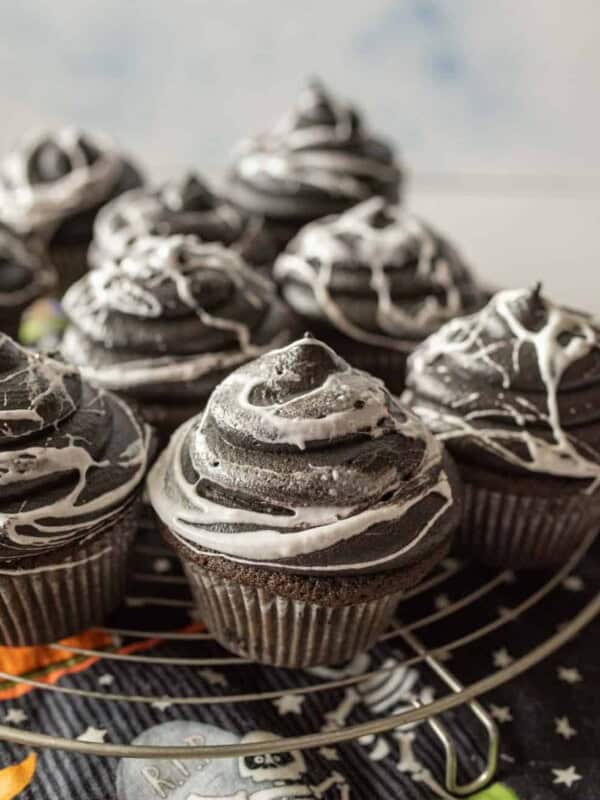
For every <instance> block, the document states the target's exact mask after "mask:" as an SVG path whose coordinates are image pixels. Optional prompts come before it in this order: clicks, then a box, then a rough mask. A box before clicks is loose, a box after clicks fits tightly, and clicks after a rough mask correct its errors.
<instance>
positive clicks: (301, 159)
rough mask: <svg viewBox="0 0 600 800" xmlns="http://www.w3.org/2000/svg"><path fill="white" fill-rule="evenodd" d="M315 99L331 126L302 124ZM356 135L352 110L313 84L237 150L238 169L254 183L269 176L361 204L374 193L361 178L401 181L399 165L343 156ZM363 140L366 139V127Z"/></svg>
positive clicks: (241, 174)
mask: <svg viewBox="0 0 600 800" xmlns="http://www.w3.org/2000/svg"><path fill="white" fill-rule="evenodd" d="M316 97H318V98H320V99H321V100H322V102H325V103H326V104H327V107H328V109H329V111H330V112H331V113H332V114H333V116H334V121H333V124H325V123H322V124H318V123H316V122H315V123H314V124H312V125H299V124H298V122H299V118H300V117H301V116H302V114H303V113H304V112H306V111H308V110H310V109H311V108H312V107H313V106H314V104H315V99H316ZM356 135H357V134H356V130H355V124H354V120H353V110H352V108H351V107H350V106H348V105H346V104H343V103H341V102H339V101H338V100H337V99H336V98H335V97H334V96H333V95H332V94H331V93H329V92H327V91H326V90H325V88H324V87H323V86H322V85H320V84H319V85H317V86H309V87H307V88H306V89H305V90H304V92H302V93H301V95H300V98H299V101H298V103H297V105H296V108H295V109H293V110H292V111H290V112H289V113H288V114H286V115H285V116H284V117H283V118H282V119H281V120H280V122H279V123H278V124H277V125H276V126H275V127H274V128H273V129H272V130H271V131H269V132H268V133H266V134H263V135H262V136H258V137H256V138H254V139H247V140H245V141H243V142H242V143H241V144H240V145H239V146H238V149H237V153H236V156H237V161H236V171H237V173H238V175H239V176H240V177H241V178H243V179H244V180H247V181H249V182H250V183H254V182H255V180H256V179H258V180H259V181H260V180H261V179H263V178H265V177H266V178H267V179H269V180H273V181H276V182H285V183H287V184H289V186H290V187H291V188H293V187H294V186H296V187H297V186H299V185H300V186H308V187H311V188H313V189H318V190H320V191H322V192H325V193H327V194H331V195H333V196H342V197H345V198H346V199H347V200H348V201H349V202H358V201H359V200H363V199H364V198H366V197H369V196H370V195H371V194H372V189H371V188H370V187H369V184H368V183H366V182H365V181H364V180H361V179H362V178H365V177H366V178H372V179H375V180H382V181H387V182H391V183H393V182H394V181H395V180H397V179H398V167H397V166H396V165H394V164H385V163H382V162H381V161H378V160H377V159H375V158H368V157H366V156H361V155H356V154H352V153H350V152H344V148H346V147H348V145H350V144H351V143H352V141H353V139H355V138H356ZM359 136H360V137H362V138H364V139H367V138H368V134H367V133H366V131H365V130H364V126H363V128H362V130H361V132H360V133H359Z"/></svg>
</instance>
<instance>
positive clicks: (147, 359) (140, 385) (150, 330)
mask: <svg viewBox="0 0 600 800" xmlns="http://www.w3.org/2000/svg"><path fill="white" fill-rule="evenodd" d="M63 303H64V307H65V310H66V313H67V315H68V317H69V319H70V321H71V325H70V327H69V328H68V329H67V332H66V335H65V338H64V340H63V352H64V354H65V357H66V358H67V360H69V361H72V362H73V363H76V364H78V365H79V366H80V367H81V369H82V372H83V374H84V375H85V376H87V377H89V378H90V379H93V380H95V381H97V382H99V383H100V384H101V385H103V386H105V387H107V388H113V389H117V390H121V391H127V392H133V393H134V394H135V395H138V396H140V397H142V396H146V395H148V396H149V395H152V396H153V397H157V396H160V395H162V396H164V397H169V396H170V392H171V388H170V387H171V386H172V385H173V383H177V384H178V386H179V390H180V392H179V395H180V396H182V395H183V394H186V395H187V397H188V399H189V400H190V401H191V400H196V399H197V398H198V397H202V398H205V397H206V396H207V394H208V393H209V392H210V390H212V388H213V386H214V385H215V383H216V382H217V381H218V380H219V379H220V378H221V377H223V375H224V374H226V373H227V372H229V371H231V369H233V368H234V367H236V366H238V365H239V364H242V363H244V362H246V361H248V360H250V359H251V358H254V357H255V356H257V355H259V354H260V353H262V352H264V351H266V350H268V349H270V348H272V347H274V346H280V345H281V344H283V343H285V342H287V341H289V339H290V338H291V336H290V331H291V329H292V328H293V325H292V319H291V316H290V315H289V313H288V312H287V310H286V309H285V308H284V307H283V305H282V304H281V303H280V302H279V301H278V299H277V298H276V296H275V291H274V287H273V285H272V284H271V283H270V282H269V281H267V280H266V279H264V278H262V277H260V276H259V275H258V274H257V273H256V272H255V271H254V270H252V269H250V268H249V267H248V266H247V265H246V264H245V262H244V261H243V260H242V259H241V257H240V256H239V255H237V254H236V253H235V252H233V251H232V250H230V249H227V248H225V247H223V246H222V245H218V244H207V243H205V242H201V241H200V240H199V239H198V238H197V237H195V236H170V237H158V236H149V237H143V238H140V239H138V240H136V241H135V243H134V244H133V245H132V246H131V247H130V248H129V250H128V251H127V255H126V256H125V257H124V258H123V259H122V260H118V259H108V258H107V259H105V260H104V261H103V262H102V265H101V266H100V267H98V268H97V269H95V270H91V271H90V273H88V275H87V276H86V277H84V278H83V279H82V280H81V281H79V282H78V283H76V284H75V285H74V286H72V287H71V288H70V289H69V291H68V292H67V294H66V295H65V297H64V301H63ZM211 375H212V376H213V378H212V381H211ZM214 376H218V377H216V379H215V377H214Z"/></svg>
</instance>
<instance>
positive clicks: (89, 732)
mask: <svg viewBox="0 0 600 800" xmlns="http://www.w3.org/2000/svg"><path fill="white" fill-rule="evenodd" d="M105 736H106V731H105V730H104V729H103V728H94V727H93V726H92V725H90V727H89V728H87V729H86V730H85V731H84V732H83V733H82V734H80V735H79V736H78V737H77V741H78V742H94V743H95V744H102V742H104V737H105Z"/></svg>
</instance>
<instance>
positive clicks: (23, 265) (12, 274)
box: [0, 225, 56, 328]
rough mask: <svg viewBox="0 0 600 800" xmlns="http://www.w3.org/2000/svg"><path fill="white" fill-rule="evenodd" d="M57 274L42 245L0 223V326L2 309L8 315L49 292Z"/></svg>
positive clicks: (0, 326)
mask: <svg viewBox="0 0 600 800" xmlns="http://www.w3.org/2000/svg"><path fill="white" fill-rule="evenodd" d="M55 284H56V273H55V271H54V269H53V268H52V266H51V265H50V264H49V263H48V260H47V259H46V258H45V257H44V256H43V254H42V251H41V248H39V247H37V246H36V245H35V244H33V243H25V241H24V240H23V239H22V238H21V237H19V236H17V235H16V234H14V233H13V232H12V231H10V230H9V229H8V228H6V227H5V226H4V225H0V328H2V316H1V315H2V313H3V312H2V309H4V312H5V313H6V314H10V312H11V311H12V310H13V309H16V308H24V307H25V306H27V305H28V304H29V303H31V302H33V301H34V300H36V299H37V298H38V297H41V296H42V295H44V294H46V293H48V292H51V291H52V289H53V288H54V286H55Z"/></svg>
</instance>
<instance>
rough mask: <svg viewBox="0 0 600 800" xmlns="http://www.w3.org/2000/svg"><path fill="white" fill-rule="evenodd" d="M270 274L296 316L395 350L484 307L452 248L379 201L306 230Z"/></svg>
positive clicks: (404, 213) (408, 346) (411, 218)
mask: <svg viewBox="0 0 600 800" xmlns="http://www.w3.org/2000/svg"><path fill="white" fill-rule="evenodd" d="M274 276H275V279H276V281H277V282H278V283H280V284H281V288H282V293H283V295H284V297H285V299H286V300H287V301H288V302H289V303H290V305H291V306H292V307H293V308H294V309H295V310H296V311H298V312H299V313H300V314H301V315H302V316H304V317H307V318H312V319H315V320H317V321H320V322H326V323H328V324H329V325H330V326H331V327H332V328H334V329H335V330H337V331H340V332H341V333H343V334H345V335H346V336H348V337H350V338H351V339H354V340H356V341H357V342H362V343H364V344H369V345H375V346H377V347H384V348H388V349H392V350H399V351H402V352H406V351H410V350H412V349H413V348H414V346H415V343H416V342H419V341H421V340H422V339H424V338H425V337H427V336H428V335H429V334H430V333H432V332H433V331H435V330H437V328H439V327H440V325H442V324H443V323H444V322H446V321H447V320H448V319H451V318H453V317H455V316H457V315H461V314H466V313H470V312H471V311H473V310H475V309H476V308H480V307H481V306H482V305H483V303H484V299H483V294H482V292H481V290H480V289H479V288H478V287H477V285H476V283H475V282H474V280H473V277H472V275H471V273H470V271H469V269H468V268H467V266H466V265H465V263H464V261H463V260H462V258H461V256H460V255H459V253H458V252H457V250H456V249H455V248H454V247H453V246H452V245H451V244H450V243H449V242H448V241H447V240H446V239H445V238H443V237H442V236H441V235H440V234H438V233H437V232H435V231H434V230H432V229H431V228H430V227H429V226H428V225H426V224H425V223H423V222H422V221H421V220H420V219H418V218H417V217H415V216H413V215H412V214H410V213H408V212H407V211H404V210H402V209H401V208H400V207H399V206H397V205H394V204H392V203H390V202H388V201H386V200H385V199H383V198H381V197H374V198H371V199H370V200H366V201H365V202H364V203H360V204H359V205H357V206H355V207H354V208H351V209H350V210H349V211H346V212H345V213H343V214H340V215H339V216H331V217H326V218H324V219H322V220H317V221H316V222H313V223H311V224H310V225H307V226H306V227H305V228H303V229H302V230H301V231H300V233H299V234H298V235H297V236H296V237H295V238H294V239H293V240H292V241H291V242H290V244H289V245H288V248H287V250H286V251H285V252H284V253H282V254H281V255H280V256H279V258H278V259H277V261H276V264H275V270H274Z"/></svg>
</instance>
